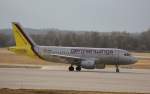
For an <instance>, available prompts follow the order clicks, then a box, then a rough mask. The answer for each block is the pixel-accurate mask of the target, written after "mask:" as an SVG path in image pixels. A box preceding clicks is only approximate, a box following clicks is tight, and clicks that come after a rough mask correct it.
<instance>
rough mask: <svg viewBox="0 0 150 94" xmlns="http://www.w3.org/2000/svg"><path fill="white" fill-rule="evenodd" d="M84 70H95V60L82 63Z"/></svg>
mask: <svg viewBox="0 0 150 94" xmlns="http://www.w3.org/2000/svg"><path fill="white" fill-rule="evenodd" d="M81 66H82V68H85V69H94V68H95V60H84V61H81Z"/></svg>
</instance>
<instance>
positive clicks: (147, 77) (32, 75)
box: [0, 66, 150, 93]
mask: <svg viewBox="0 0 150 94" xmlns="http://www.w3.org/2000/svg"><path fill="white" fill-rule="evenodd" d="M114 71H115V69H114V68H106V69H102V70H98V69H96V70H82V71H81V72H69V71H67V67H66V66H61V67H59V66H45V67H43V68H41V69H36V68H35V69H34V68H0V88H15V89H16V88H24V89H59V90H83V91H107V92H109V91H110V92H111V91H113V92H142V93H150V70H146V69H121V73H115V72H114Z"/></svg>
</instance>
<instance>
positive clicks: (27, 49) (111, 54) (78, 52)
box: [8, 22, 137, 72]
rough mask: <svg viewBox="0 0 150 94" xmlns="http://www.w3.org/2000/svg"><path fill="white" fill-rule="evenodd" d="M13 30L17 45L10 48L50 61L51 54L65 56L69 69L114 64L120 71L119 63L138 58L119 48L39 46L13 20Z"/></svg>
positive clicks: (122, 63) (79, 69) (133, 61)
mask: <svg viewBox="0 0 150 94" xmlns="http://www.w3.org/2000/svg"><path fill="white" fill-rule="evenodd" d="M12 32H13V36H14V39H15V42H16V46H13V47H9V48H8V50H10V51H13V52H15V53H19V54H24V55H27V56H29V57H32V58H40V59H42V60H46V61H50V57H51V56H54V57H60V58H64V59H66V60H67V61H68V63H69V64H70V66H69V67H68V70H69V71H74V70H76V71H81V69H82V68H84V69H104V68H105V66H106V65H114V66H115V67H116V72H120V70H119V65H128V64H134V63H136V62H137V58H136V57H134V56H132V55H131V54H130V53H129V52H128V51H126V50H123V49H117V48H89V47H62V46H39V45H37V44H36V43H35V42H34V41H33V40H32V39H31V38H30V36H29V35H28V34H27V33H26V32H24V30H23V29H22V28H21V25H20V24H19V23H17V22H12ZM75 66H76V67H75Z"/></svg>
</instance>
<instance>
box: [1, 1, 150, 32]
mask: <svg viewBox="0 0 150 94" xmlns="http://www.w3.org/2000/svg"><path fill="white" fill-rule="evenodd" d="M11 22H19V23H20V24H22V25H23V27H28V28H34V29H47V28H57V29H61V30H81V31H82V30H88V31H101V32H111V31H128V32H142V31H144V30H147V29H149V28H150V0H0V29H2V28H11Z"/></svg>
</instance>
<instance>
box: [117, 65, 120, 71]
mask: <svg viewBox="0 0 150 94" xmlns="http://www.w3.org/2000/svg"><path fill="white" fill-rule="evenodd" d="M116 72H120V70H119V67H118V65H117V64H116Z"/></svg>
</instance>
